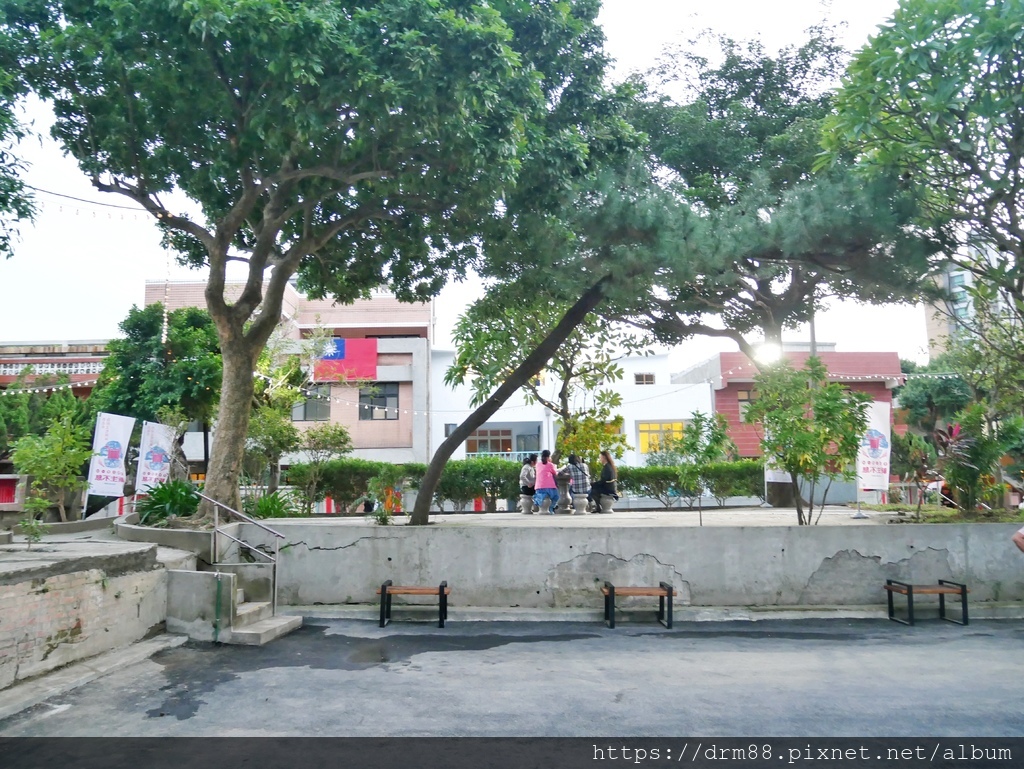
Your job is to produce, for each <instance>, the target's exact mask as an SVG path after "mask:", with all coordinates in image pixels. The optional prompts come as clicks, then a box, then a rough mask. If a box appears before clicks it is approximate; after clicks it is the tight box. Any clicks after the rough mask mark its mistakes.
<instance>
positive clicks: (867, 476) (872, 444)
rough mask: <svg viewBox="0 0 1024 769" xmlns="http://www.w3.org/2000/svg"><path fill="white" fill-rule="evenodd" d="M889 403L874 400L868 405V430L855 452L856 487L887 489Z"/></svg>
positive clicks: (867, 489) (889, 446) (889, 444)
mask: <svg viewBox="0 0 1024 769" xmlns="http://www.w3.org/2000/svg"><path fill="white" fill-rule="evenodd" d="M889 412H890V405H889V404H888V403H881V402H879V401H875V402H874V403H872V404H871V405H870V406H869V407H868V430H867V432H866V433H864V436H863V437H862V438H861V440H860V452H858V454H857V488H858V489H863V490H865V491H869V490H871V491H888V490H889V454H890V449H891V441H890V432H889V422H890V418H889Z"/></svg>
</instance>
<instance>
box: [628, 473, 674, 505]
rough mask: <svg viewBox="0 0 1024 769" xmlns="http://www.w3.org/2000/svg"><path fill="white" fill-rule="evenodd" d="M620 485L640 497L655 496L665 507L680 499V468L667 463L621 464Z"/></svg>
mask: <svg viewBox="0 0 1024 769" xmlns="http://www.w3.org/2000/svg"><path fill="white" fill-rule="evenodd" d="M618 471H619V487H620V488H621V490H622V491H625V492H629V493H630V494H633V495H635V496H639V497H653V498H654V499H657V500H658V501H659V502H661V504H662V505H664V506H665V507H672V506H673V505H674V504H676V503H677V502H678V501H679V468H677V467H671V466H666V465H650V466H648V467H626V466H620V467H619V468H618Z"/></svg>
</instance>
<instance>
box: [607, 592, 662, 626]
mask: <svg viewBox="0 0 1024 769" xmlns="http://www.w3.org/2000/svg"><path fill="white" fill-rule="evenodd" d="M601 592H602V593H604V621H605V623H607V625H608V627H610V628H614V627H615V597H616V596H623V597H632V596H638V595H639V596H652V597H655V596H656V597H657V599H658V622H660V623H661V624H662V625H664V626H665V627H667V628H671V627H672V596H674V595H675V594H676V590H675V588H674V587H672V585H671V584H670V583H668V582H659V583H658V587H615V585H613V584H612V583H611V582H607V581H606V582H605V583H604V587H602V588H601Z"/></svg>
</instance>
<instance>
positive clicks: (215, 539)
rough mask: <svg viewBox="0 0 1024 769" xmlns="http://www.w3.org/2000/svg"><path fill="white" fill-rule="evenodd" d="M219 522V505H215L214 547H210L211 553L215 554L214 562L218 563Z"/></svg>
mask: <svg viewBox="0 0 1024 769" xmlns="http://www.w3.org/2000/svg"><path fill="white" fill-rule="evenodd" d="M219 525H220V524H219V523H218V522H217V505H216V503H214V505H213V547H211V548H210V550H211V555H212V556H213V562H214V563H217V528H218V527H219Z"/></svg>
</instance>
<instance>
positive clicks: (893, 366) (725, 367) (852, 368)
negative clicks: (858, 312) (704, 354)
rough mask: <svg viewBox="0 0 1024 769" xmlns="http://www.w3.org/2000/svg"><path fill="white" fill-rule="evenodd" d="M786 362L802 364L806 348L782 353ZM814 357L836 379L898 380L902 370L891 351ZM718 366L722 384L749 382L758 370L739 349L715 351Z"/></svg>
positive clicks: (806, 356) (831, 377)
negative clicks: (720, 368)
mask: <svg viewBox="0 0 1024 769" xmlns="http://www.w3.org/2000/svg"><path fill="white" fill-rule="evenodd" d="M783 355H784V356H785V358H786V359H787V360H788V361H789V362H790V364H791V365H792V366H793V367H794V368H797V369H800V368H803V367H804V363H805V362H806V361H807V359H808V358H810V357H811V354H810V353H809V352H806V351H799V352H798V351H786V352H784V353H783ZM818 357H819V358H820V359H821V362H822V363H824V364H825V367H826V368H827V369H828V373H829V379H833V380H835V381H838V382H885V381H887V380H891V379H897V380H899V383H900V384H902V383H903V381H904V379H905V374H903V372H902V371H901V370H900V356H899V354H898V353H895V352H820V353H818ZM719 361H720V363H721V367H722V387H725V386H727V385H728V384H729V383H730V382H750V381H753V379H754V377H756V376H757V374H758V367H757V364H755V363H754V362H753V361H751V360H750V358H748V357H747V356H746V355H744V354H743V353H741V352H723V353H719Z"/></svg>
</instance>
